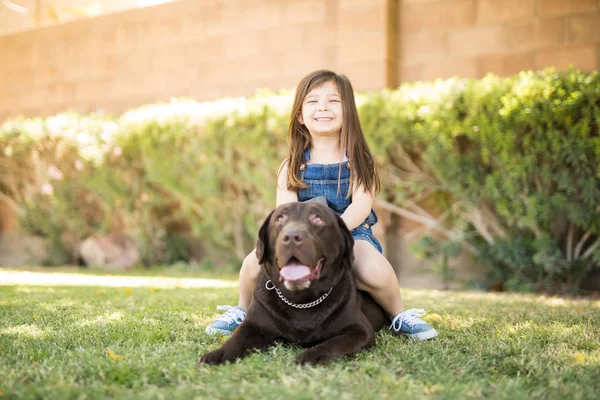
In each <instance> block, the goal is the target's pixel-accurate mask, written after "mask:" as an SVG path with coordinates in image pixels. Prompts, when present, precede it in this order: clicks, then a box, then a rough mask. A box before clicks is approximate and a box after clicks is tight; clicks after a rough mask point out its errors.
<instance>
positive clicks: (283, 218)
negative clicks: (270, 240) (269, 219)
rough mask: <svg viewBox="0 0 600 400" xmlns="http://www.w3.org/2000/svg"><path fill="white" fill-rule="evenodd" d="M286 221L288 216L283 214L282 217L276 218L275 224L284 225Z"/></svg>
mask: <svg viewBox="0 0 600 400" xmlns="http://www.w3.org/2000/svg"><path fill="white" fill-rule="evenodd" d="M286 219H287V215H283V214H281V215H278V216H277V218H275V223H276V224H277V225H279V224H283V223H284V222H285V220H286Z"/></svg>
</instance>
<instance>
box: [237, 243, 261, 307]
mask: <svg viewBox="0 0 600 400" xmlns="http://www.w3.org/2000/svg"><path fill="white" fill-rule="evenodd" d="M259 272H260V265H259V264H258V257H256V249H254V250H252V251H251V252H250V254H248V255H247V256H246V258H244V262H243V263H242V268H241V269H240V300H239V302H238V307H240V308H241V309H243V310H244V311H248V308H249V307H250V302H251V301H252V295H253V294H254V288H255V287H256V279H257V278H258V273H259Z"/></svg>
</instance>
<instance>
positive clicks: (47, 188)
mask: <svg viewBox="0 0 600 400" xmlns="http://www.w3.org/2000/svg"><path fill="white" fill-rule="evenodd" d="M41 191H42V193H43V194H45V195H46V196H51V195H52V194H54V186H52V184H50V183H44V184H43V185H42V187H41Z"/></svg>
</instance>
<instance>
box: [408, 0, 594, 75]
mask: <svg viewBox="0 0 600 400" xmlns="http://www.w3.org/2000/svg"><path fill="white" fill-rule="evenodd" d="M399 1H400V6H399V9H398V15H397V18H398V26H399V32H398V35H399V40H398V50H397V51H398V54H399V57H398V64H397V72H398V80H399V81H401V82H406V81H416V80H433V79H436V78H448V77H451V76H453V75H458V76H461V77H468V78H480V77H482V76H484V75H485V74H487V73H489V72H491V73H495V74H498V75H501V76H506V75H512V74H516V73H518V72H519V71H523V70H530V69H541V68H545V67H549V66H554V67H556V68H557V69H558V70H566V69H567V68H568V67H569V66H570V65H573V66H574V67H576V68H580V69H582V70H584V71H588V72H589V71H592V70H595V69H597V68H598V50H599V44H600V1H597V0H399Z"/></svg>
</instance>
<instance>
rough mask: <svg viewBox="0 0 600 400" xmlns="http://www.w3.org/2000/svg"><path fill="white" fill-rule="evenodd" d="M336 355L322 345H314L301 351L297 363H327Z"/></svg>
mask: <svg viewBox="0 0 600 400" xmlns="http://www.w3.org/2000/svg"><path fill="white" fill-rule="evenodd" d="M334 358H335V357H334V356H333V355H332V354H331V353H330V352H329V351H327V350H326V349H324V348H322V347H313V348H312V349H308V350H306V351H305V352H303V353H301V354H300V355H299V356H298V358H297V359H296V364H300V365H305V364H311V365H327V364H328V363H329V361H331V360H333V359H334Z"/></svg>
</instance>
